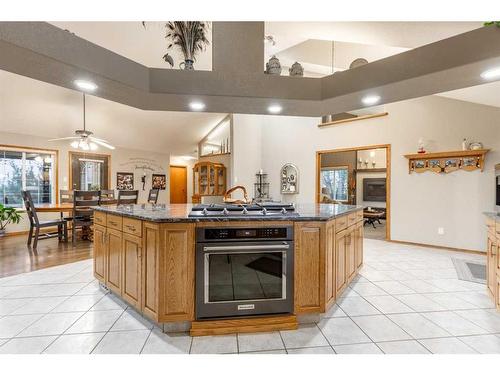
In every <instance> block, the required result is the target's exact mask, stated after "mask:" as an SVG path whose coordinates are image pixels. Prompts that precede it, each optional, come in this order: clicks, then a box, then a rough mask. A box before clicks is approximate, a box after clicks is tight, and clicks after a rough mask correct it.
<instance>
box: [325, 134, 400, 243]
mask: <svg viewBox="0 0 500 375" xmlns="http://www.w3.org/2000/svg"><path fill="white" fill-rule="evenodd" d="M374 148H385V155H386V161H385V162H386V180H387V182H386V188H385V206H386V207H385V210H386V223H387V224H386V226H385V239H386V241H390V240H391V145H390V144H389V143H386V144H380V145H369V146H358V147H347V148H336V149H333V150H320V151H316V199H315V201H316V203H320V190H321V189H320V170H321V155H322V154H330V153H337V152H346V151H362V150H371V149H374Z"/></svg>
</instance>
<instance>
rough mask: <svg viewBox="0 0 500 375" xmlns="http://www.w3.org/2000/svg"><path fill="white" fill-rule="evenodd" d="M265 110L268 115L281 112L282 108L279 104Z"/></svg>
mask: <svg viewBox="0 0 500 375" xmlns="http://www.w3.org/2000/svg"><path fill="white" fill-rule="evenodd" d="M267 110H268V111H269V113H273V114H276V113H280V112H281V111H282V110H283V107H281V106H280V105H279V104H272V105H270V106H269V107H267Z"/></svg>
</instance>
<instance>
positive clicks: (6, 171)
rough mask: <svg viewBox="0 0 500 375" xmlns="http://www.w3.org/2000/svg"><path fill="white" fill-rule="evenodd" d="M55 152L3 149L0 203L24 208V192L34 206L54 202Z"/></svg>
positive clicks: (1, 151)
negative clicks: (28, 194)
mask: <svg viewBox="0 0 500 375" xmlns="http://www.w3.org/2000/svg"><path fill="white" fill-rule="evenodd" d="M56 155H57V154H56V151H45V150H43V151H42V150H31V149H30V150H23V149H19V148H10V147H9V148H5V147H0V202H1V203H2V204H4V205H8V206H14V207H21V206H22V205H23V199H22V196H21V190H28V191H29V192H30V193H31V196H32V197H33V202H34V203H35V204H40V203H53V202H55V170H56V159H57V158H56Z"/></svg>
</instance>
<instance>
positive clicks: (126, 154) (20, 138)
mask: <svg viewBox="0 0 500 375" xmlns="http://www.w3.org/2000/svg"><path fill="white" fill-rule="evenodd" d="M47 139H48V138H44V137H35V136H27V135H21V134H14V133H5V132H0V144H2V145H15V146H21V147H22V146H26V147H38V148H50V149H54V150H58V151H59V158H58V172H59V189H67V188H68V187H69V186H68V181H69V155H68V152H69V151H71V150H73V149H72V148H71V147H70V146H69V144H68V142H67V141H61V142H48V141H47ZM97 153H102V154H109V155H111V181H110V183H111V186H110V188H111V189H116V172H133V173H134V188H135V189H137V190H139V203H141V202H146V201H147V198H148V193H149V189H151V182H152V181H151V180H152V177H151V174H152V173H159V174H166V175H167V189H166V190H162V191H160V195H159V197H158V202H159V203H168V202H169V199H170V194H169V165H170V155H169V154H160V153H155V152H150V151H139V150H130V149H124V148H116V149H115V150H107V149H106V150H103V148H102V147H100V148H99V150H98V151H97ZM89 154H90V153H89ZM131 158H147V159H152V160H154V162H155V164H158V165H159V166H160V167H162V168H163V169H161V168H158V169H156V170H155V171H154V172H151V171H147V177H146V185H145V188H144V190H142V183H141V176H142V173H143V171H142V170H137V169H134V166H132V165H124V163H127V162H128V161H130V159H131ZM56 194H57V195H58V194H59V192H56ZM40 216H41V219H42V220H48V219H49V218H54V217H57V215H55V216H54V214H40ZM28 228H29V223H28V220H27V218H26V217H25V216H24V215H23V220H22V221H21V223H19V225H9V226H8V227H7V232H17V231H23V230H27V229H28Z"/></svg>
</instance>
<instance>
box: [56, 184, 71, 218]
mask: <svg viewBox="0 0 500 375" xmlns="http://www.w3.org/2000/svg"><path fill="white" fill-rule="evenodd" d="M59 203H73V190H62V189H61V190H59ZM62 219H64V220H66V221H71V220H73V218H72V217H71V216H66V217H65V216H64V212H62V211H61V220H62Z"/></svg>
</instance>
